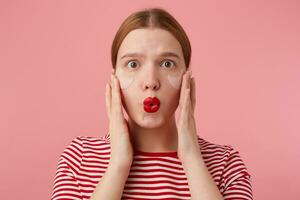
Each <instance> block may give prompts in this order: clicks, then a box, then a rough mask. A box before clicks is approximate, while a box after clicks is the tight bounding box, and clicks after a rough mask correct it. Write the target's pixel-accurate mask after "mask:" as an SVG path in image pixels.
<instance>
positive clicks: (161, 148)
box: [128, 115, 178, 152]
mask: <svg viewBox="0 0 300 200" xmlns="http://www.w3.org/2000/svg"><path fill="white" fill-rule="evenodd" d="M128 122H129V129H130V134H132V140H133V141H132V142H133V147H134V149H135V150H138V151H143V152H170V151H177V141H178V136H177V127H176V122H175V116H174V115H173V116H172V117H171V118H170V120H168V121H167V122H166V123H165V124H164V125H162V126H160V127H156V128H151V129H149V128H143V127H141V126H139V125H138V124H136V123H135V122H133V121H132V120H131V119H130V118H129V121H128Z"/></svg>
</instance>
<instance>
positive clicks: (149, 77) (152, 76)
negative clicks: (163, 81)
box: [143, 67, 160, 90]
mask: <svg viewBox="0 0 300 200" xmlns="http://www.w3.org/2000/svg"><path fill="white" fill-rule="evenodd" d="M144 77H145V78H144V83H143V89H144V90H149V89H150V90H158V89H159V87H160V82H159V77H158V74H157V70H156V69H155V67H150V69H149V70H147V72H146V74H145V76H144Z"/></svg>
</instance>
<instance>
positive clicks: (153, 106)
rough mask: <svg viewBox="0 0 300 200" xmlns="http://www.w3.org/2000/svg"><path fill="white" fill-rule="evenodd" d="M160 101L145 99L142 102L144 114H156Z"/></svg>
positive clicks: (154, 98)
mask: <svg viewBox="0 0 300 200" xmlns="http://www.w3.org/2000/svg"><path fill="white" fill-rule="evenodd" d="M159 105H160V101H159V99H158V98H156V97H147V98H146V99H145V100H144V110H145V111H146V112H150V113H153V112H156V111H157V110H158V109H159Z"/></svg>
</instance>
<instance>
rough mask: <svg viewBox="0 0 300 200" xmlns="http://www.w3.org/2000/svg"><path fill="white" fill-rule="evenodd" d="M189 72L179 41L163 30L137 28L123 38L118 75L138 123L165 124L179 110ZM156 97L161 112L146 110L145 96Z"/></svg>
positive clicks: (130, 113) (130, 112)
mask: <svg viewBox="0 0 300 200" xmlns="http://www.w3.org/2000/svg"><path fill="white" fill-rule="evenodd" d="M185 71H186V66H185V62H184V58H183V53H182V49H181V46H180V43H179V42H178V41H177V40H176V38H175V37H174V36H173V35H172V34H171V33H169V32H168V31H166V30H163V29H158V28H156V29H147V28H145V29H135V30H133V31H131V32H130V33H129V34H127V36H126V37H125V38H124V40H123V42H122V44H121V46H120V48H119V51H118V55H117V63H116V75H117V77H118V79H119V81H120V86H121V96H122V102H123V106H124V108H125V110H126V112H127V113H128V116H129V117H130V118H131V119H132V120H133V121H134V122H135V123H136V124H138V125H139V126H141V127H144V128H155V127H159V126H161V125H163V124H164V123H166V122H167V121H168V120H170V117H172V115H173V114H174V112H175V111H176V108H177V106H178V103H179V97H180V87H181V82H182V76H183V74H184V72H185ZM154 96H155V97H157V98H158V99H159V100H160V107H159V109H158V111H156V112H153V113H149V112H146V111H144V104H143V102H144V99H145V98H147V97H154Z"/></svg>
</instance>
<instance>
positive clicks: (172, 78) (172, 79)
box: [168, 70, 184, 90]
mask: <svg viewBox="0 0 300 200" xmlns="http://www.w3.org/2000/svg"><path fill="white" fill-rule="evenodd" d="M183 73H184V71H183V70H181V71H180V73H178V74H176V75H170V74H169V75H168V81H169V83H170V84H171V86H172V87H173V88H175V89H176V90H179V89H180V86H181V80H182V74H183Z"/></svg>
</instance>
